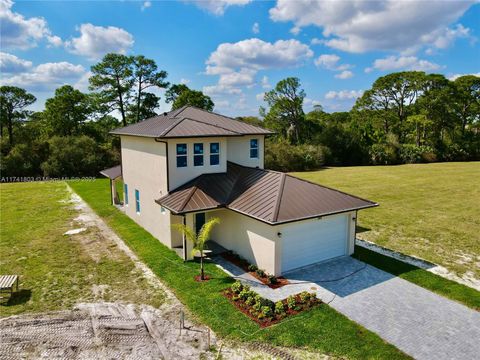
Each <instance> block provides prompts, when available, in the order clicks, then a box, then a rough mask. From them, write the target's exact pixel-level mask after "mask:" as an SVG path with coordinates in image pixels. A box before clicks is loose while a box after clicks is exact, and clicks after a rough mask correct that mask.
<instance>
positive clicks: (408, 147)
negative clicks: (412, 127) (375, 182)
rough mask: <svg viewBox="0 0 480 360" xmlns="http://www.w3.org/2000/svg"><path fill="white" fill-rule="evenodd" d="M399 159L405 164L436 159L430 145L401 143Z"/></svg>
mask: <svg viewBox="0 0 480 360" xmlns="http://www.w3.org/2000/svg"><path fill="white" fill-rule="evenodd" d="M399 157H400V161H401V162H402V163H405V164H417V163H422V162H432V161H435V160H436V156H435V152H434V151H433V149H432V148H431V147H430V146H425V145H421V146H417V145H414V144H403V145H401V146H400V151H399Z"/></svg>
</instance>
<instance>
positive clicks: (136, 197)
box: [135, 189, 140, 214]
mask: <svg viewBox="0 0 480 360" xmlns="http://www.w3.org/2000/svg"><path fill="white" fill-rule="evenodd" d="M135 209H136V211H137V213H138V214H140V191H138V190H137V189H135Z"/></svg>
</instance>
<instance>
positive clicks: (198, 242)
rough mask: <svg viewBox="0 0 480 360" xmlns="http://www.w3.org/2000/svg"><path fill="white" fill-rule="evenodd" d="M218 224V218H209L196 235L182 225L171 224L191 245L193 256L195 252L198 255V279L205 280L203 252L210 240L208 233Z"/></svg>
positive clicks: (189, 228)
mask: <svg viewBox="0 0 480 360" xmlns="http://www.w3.org/2000/svg"><path fill="white" fill-rule="evenodd" d="M219 223H220V219H219V218H211V219H210V220H208V221H207V222H206V223H205V224H204V225H203V226H202V228H201V229H200V231H199V232H198V234H196V233H195V231H194V230H193V229H192V228H191V227H189V226H187V225H184V224H173V225H172V227H173V228H174V229H176V230H177V231H179V232H180V233H182V235H184V236H185V237H186V238H187V240H188V241H190V242H191V243H192V244H193V250H192V253H193V254H195V253H196V252H197V251H198V252H199V253H200V279H201V280H205V271H204V268H203V256H204V254H203V250H204V249H205V243H206V242H207V241H208V240H209V239H210V233H211V232H212V230H213V227H214V226H215V225H217V224H219Z"/></svg>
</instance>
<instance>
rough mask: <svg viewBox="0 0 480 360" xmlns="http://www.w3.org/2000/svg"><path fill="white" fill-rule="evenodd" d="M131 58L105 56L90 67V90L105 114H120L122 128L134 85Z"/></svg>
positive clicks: (125, 120)
mask: <svg viewBox="0 0 480 360" xmlns="http://www.w3.org/2000/svg"><path fill="white" fill-rule="evenodd" d="M132 65H133V58H132V57H130V56H126V55H122V54H107V55H105V56H104V57H103V59H102V61H101V62H99V63H98V64H96V65H94V66H92V68H91V70H92V73H93V76H92V77H90V79H89V82H90V90H92V91H96V92H97V93H96V95H97V97H98V102H99V103H100V104H101V105H102V106H103V107H104V111H105V112H106V113H110V112H112V111H114V110H118V111H119V112H120V115H121V118H122V123H123V126H127V114H126V111H127V108H128V106H129V103H130V101H131V98H132V89H133V85H134V78H133V70H132Z"/></svg>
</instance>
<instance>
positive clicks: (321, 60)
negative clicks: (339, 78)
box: [315, 54, 352, 71]
mask: <svg viewBox="0 0 480 360" xmlns="http://www.w3.org/2000/svg"><path fill="white" fill-rule="evenodd" d="M339 61H340V56H338V55H335V54H323V55H320V56H319V57H318V58H317V59H315V65H317V66H318V67H323V68H325V69H328V70H334V71H343V70H347V69H350V68H351V67H352V65H349V64H339V63H338V62H339Z"/></svg>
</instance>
